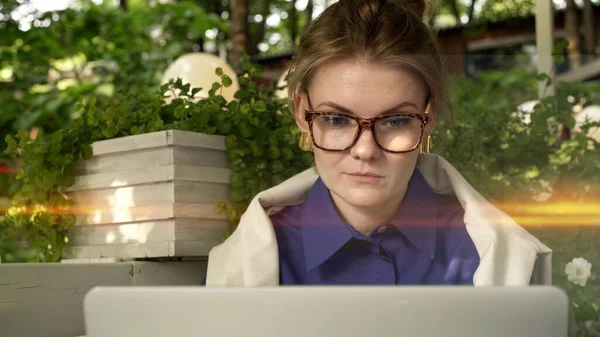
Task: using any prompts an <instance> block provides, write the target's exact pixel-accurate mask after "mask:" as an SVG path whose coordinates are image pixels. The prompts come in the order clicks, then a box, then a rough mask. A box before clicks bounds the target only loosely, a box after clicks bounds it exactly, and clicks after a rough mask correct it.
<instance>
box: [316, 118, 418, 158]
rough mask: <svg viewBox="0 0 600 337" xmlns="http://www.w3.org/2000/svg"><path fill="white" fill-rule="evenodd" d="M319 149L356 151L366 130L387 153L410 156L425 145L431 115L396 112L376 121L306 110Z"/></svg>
mask: <svg viewBox="0 0 600 337" xmlns="http://www.w3.org/2000/svg"><path fill="white" fill-rule="evenodd" d="M304 114H305V119H306V121H307V122H308V125H309V130H310V134H311V137H312V141H313V144H314V145H315V147H317V148H319V149H321V150H325V151H345V150H348V149H350V148H352V147H353V146H354V145H355V144H356V142H357V141H358V138H360V135H361V133H362V131H363V130H364V129H365V128H367V129H370V130H371V132H372V133H373V137H374V138H375V143H376V144H377V146H379V148H381V149H382V150H384V151H387V152H392V153H406V152H411V151H414V150H416V149H417V148H418V147H419V144H420V143H421V139H422V138H423V133H424V131H425V125H427V123H428V121H429V115H428V114H415V113H396V114H387V115H382V116H378V117H374V118H361V117H357V116H354V115H350V114H345V113H339V112H328V111H311V110H308V109H305V110H304Z"/></svg>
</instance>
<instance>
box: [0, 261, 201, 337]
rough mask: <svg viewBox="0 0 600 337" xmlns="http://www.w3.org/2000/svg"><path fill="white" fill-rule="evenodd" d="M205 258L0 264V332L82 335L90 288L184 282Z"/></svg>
mask: <svg viewBox="0 0 600 337" xmlns="http://www.w3.org/2000/svg"><path fill="white" fill-rule="evenodd" d="M206 265H207V262H206V260H201V261H181V262H177V261H169V262H145V261H144V262H137V261H135V262H127V263H104V264H72V263H71V264H66V263H65V264H61V263H47V264H41V263H30V264H0V327H1V328H0V331H1V332H0V335H1V336H6V337H13V336H15V337H20V336H23V337H25V336H26V337H63V336H65V337H74V336H83V335H85V326H84V319H83V298H84V296H85V295H86V294H87V292H88V291H89V290H91V289H92V288H93V287H95V286H131V285H135V286H186V285H187V286H189V285H199V284H200V282H201V281H202V279H203V278H204V276H205V275H206Z"/></svg>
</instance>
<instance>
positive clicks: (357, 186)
mask: <svg viewBox="0 0 600 337" xmlns="http://www.w3.org/2000/svg"><path fill="white" fill-rule="evenodd" d="M307 97H309V98H307ZM426 97H427V88H426V86H425V84H424V81H423V80H422V79H421V77H420V76H419V75H418V74H416V73H415V72H413V71H410V70H408V69H400V68H392V67H389V66H386V65H381V64H377V63H370V62H367V61H360V60H346V61H337V62H334V63H328V64H325V65H323V66H321V67H320V68H319V69H318V70H317V72H316V73H315V75H314V77H313V79H312V81H311V83H310V86H309V88H308V96H307V95H306V93H300V94H299V95H298V96H297V98H296V102H295V108H296V109H295V110H296V121H297V122H298V126H299V127H300V128H301V130H302V131H307V130H308V123H307V122H306V121H305V119H304V108H305V107H306V108H307V109H309V110H315V111H335V112H345V113H350V114H353V115H356V116H358V117H362V118H373V117H376V116H378V115H380V114H382V113H384V112H386V113H390V112H392V111H393V112H399V113H402V112H405V113H414V114H424V113H425V108H426ZM308 100H310V106H309V103H308ZM314 154H315V162H316V166H317V170H318V172H319V175H320V176H321V179H322V180H323V182H324V183H325V185H326V186H327V187H328V188H329V190H330V191H331V194H332V198H333V200H334V201H335V202H336V204H337V205H338V207H339V205H340V203H343V204H346V205H349V206H354V207H360V208H371V207H377V206H384V205H387V204H389V203H395V204H397V203H398V202H400V199H401V198H403V196H404V192H405V191H406V187H407V184H408V181H409V179H410V177H411V175H412V173H413V170H414V168H415V165H416V161H417V157H418V155H419V151H418V150H415V151H412V152H408V153H390V152H386V151H384V150H382V149H381V148H379V147H378V146H377V144H376V143H375V140H374V138H373V134H372V132H371V130H370V129H364V130H363V131H362V134H361V135H360V137H359V139H358V140H357V142H356V143H355V145H354V146H353V147H352V148H350V149H349V150H346V151H343V152H330V151H323V150H320V149H318V148H315V149H314Z"/></svg>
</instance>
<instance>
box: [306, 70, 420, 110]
mask: <svg viewBox="0 0 600 337" xmlns="http://www.w3.org/2000/svg"><path fill="white" fill-rule="evenodd" d="M308 91H309V95H310V100H311V103H312V104H313V106H314V107H315V108H316V106H318V105H320V104H321V103H323V102H327V101H329V102H333V103H336V104H338V105H341V106H344V107H346V108H348V109H350V110H352V111H353V112H355V113H357V114H358V115H365V116H364V117H369V116H370V115H373V114H374V115H377V114H379V113H380V112H381V111H384V110H386V109H389V108H390V107H391V106H395V105H398V104H401V103H403V102H411V103H413V104H414V105H416V106H417V109H416V110H421V111H414V112H422V111H424V109H425V99H426V96H427V89H426V85H425V82H424V80H423V79H422V77H421V76H420V75H419V74H418V73H417V72H415V71H413V70H411V69H410V68H408V67H392V66H388V65H385V64H381V63H375V62H368V61H364V60H342V61H335V62H330V63H326V64H324V65H322V66H320V67H319V69H317V71H316V72H315V74H314V76H313V78H312V80H311V83H310V86H309V88H308Z"/></svg>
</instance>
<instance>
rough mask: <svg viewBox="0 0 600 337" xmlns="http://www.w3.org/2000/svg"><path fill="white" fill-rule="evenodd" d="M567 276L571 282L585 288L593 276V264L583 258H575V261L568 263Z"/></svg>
mask: <svg viewBox="0 0 600 337" xmlns="http://www.w3.org/2000/svg"><path fill="white" fill-rule="evenodd" d="M565 274H567V276H568V280H569V281H571V282H573V283H575V284H579V285H580V286H582V287H583V286H585V283H586V282H587V280H588V278H589V277H590V275H591V274H592V264H591V263H589V262H588V261H587V260H586V259H584V258H582V257H578V258H574V259H573V261H571V262H569V263H567V266H566V267H565Z"/></svg>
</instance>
